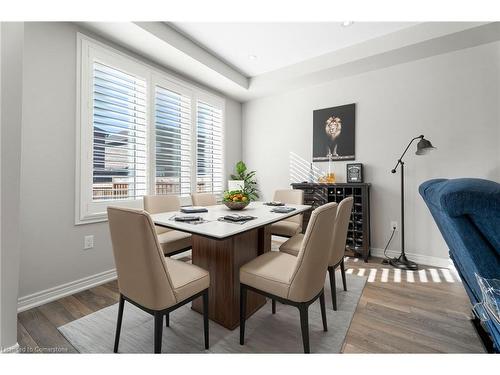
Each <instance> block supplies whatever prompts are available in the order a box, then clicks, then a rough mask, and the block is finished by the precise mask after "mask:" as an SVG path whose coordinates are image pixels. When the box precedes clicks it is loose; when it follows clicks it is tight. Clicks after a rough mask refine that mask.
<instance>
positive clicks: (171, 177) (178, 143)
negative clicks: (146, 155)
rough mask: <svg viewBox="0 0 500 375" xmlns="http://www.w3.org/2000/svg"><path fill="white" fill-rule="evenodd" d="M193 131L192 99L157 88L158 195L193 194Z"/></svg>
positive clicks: (156, 146)
mask: <svg viewBox="0 0 500 375" xmlns="http://www.w3.org/2000/svg"><path fill="white" fill-rule="evenodd" d="M191 127H192V124H191V99H190V98H189V97H187V96H184V95H182V94H181V93H179V92H175V91H172V90H168V89H166V88H163V87H161V86H156V89H155V131H156V133H155V149H156V154H155V160H156V175H155V176H156V179H155V185H156V194H177V195H188V194H189V193H191V153H192V150H191V137H192V131H191Z"/></svg>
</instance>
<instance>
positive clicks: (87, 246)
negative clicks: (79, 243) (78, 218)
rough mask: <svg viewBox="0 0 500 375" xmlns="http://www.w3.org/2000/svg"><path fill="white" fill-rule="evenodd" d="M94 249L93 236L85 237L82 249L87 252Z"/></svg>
mask: <svg viewBox="0 0 500 375" xmlns="http://www.w3.org/2000/svg"><path fill="white" fill-rule="evenodd" d="M93 247H94V236H93V235H91V236H85V237H84V239H83V249H84V250H88V249H92V248H93Z"/></svg>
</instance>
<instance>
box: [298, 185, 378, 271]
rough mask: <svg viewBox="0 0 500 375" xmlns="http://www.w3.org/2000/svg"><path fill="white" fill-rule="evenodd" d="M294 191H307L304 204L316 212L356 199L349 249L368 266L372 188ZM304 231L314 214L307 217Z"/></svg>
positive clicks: (314, 187) (324, 187) (321, 187)
mask: <svg viewBox="0 0 500 375" xmlns="http://www.w3.org/2000/svg"><path fill="white" fill-rule="evenodd" d="M292 187H293V188H294V189H300V190H303V191H304V204H307V205H310V206H312V207H313V209H315V208H316V207H319V206H321V205H323V204H326V203H329V202H337V203H339V202H340V201H341V200H342V199H344V198H346V197H350V196H352V197H353V198H354V204H353V207H352V213H351V218H350V220H349V229H348V232H347V241H346V248H347V249H350V250H351V251H353V252H354V253H356V254H360V255H361V256H362V257H363V259H364V260H365V262H367V261H368V256H369V255H370V184H368V183H352V184H346V183H338V184H326V183H294V184H292ZM303 217H304V219H303V220H304V221H303V224H302V228H303V230H305V229H306V228H307V223H308V222H309V218H310V217H311V213H310V211H308V212H306V213H304V216H303Z"/></svg>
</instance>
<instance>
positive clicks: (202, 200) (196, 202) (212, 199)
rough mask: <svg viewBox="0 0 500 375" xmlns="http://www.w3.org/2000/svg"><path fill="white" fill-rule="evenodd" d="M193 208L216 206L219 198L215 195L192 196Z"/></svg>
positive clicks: (199, 194)
mask: <svg viewBox="0 0 500 375" xmlns="http://www.w3.org/2000/svg"><path fill="white" fill-rule="evenodd" d="M191 200H192V201H193V206H203V207H206V206H215V205H216V204H217V197H216V196H215V194H210V193H195V194H191Z"/></svg>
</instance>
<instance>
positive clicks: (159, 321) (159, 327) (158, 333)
mask: <svg viewBox="0 0 500 375" xmlns="http://www.w3.org/2000/svg"><path fill="white" fill-rule="evenodd" d="M154 316H155V333H154V335H155V354H157V353H161V338H162V335H163V314H162V313H161V312H155V315H154Z"/></svg>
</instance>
